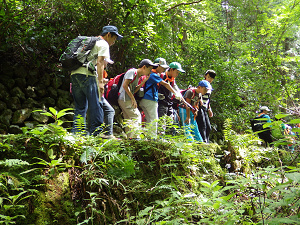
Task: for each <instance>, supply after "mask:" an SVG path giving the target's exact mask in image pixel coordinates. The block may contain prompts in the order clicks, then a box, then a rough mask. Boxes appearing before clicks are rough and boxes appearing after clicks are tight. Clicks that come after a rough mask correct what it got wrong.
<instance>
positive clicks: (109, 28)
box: [101, 25, 123, 40]
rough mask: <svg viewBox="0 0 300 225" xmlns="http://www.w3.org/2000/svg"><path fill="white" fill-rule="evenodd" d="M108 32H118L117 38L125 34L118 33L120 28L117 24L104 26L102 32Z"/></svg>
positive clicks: (119, 38)
mask: <svg viewBox="0 0 300 225" xmlns="http://www.w3.org/2000/svg"><path fill="white" fill-rule="evenodd" d="M108 32H110V33H114V34H116V35H117V36H118V37H117V40H121V39H122V38H123V36H122V35H120V34H119V33H118V28H117V27H115V26H111V25H108V26H105V27H103V28H102V33H101V34H105V33H108Z"/></svg>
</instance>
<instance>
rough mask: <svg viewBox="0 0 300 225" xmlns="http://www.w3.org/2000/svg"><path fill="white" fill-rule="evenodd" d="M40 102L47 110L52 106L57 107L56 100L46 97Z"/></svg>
mask: <svg viewBox="0 0 300 225" xmlns="http://www.w3.org/2000/svg"><path fill="white" fill-rule="evenodd" d="M40 102H41V105H44V106H46V107H47V108H48V107H50V106H55V100H54V99H53V98H50V97H45V98H43V99H42V100H41V101H40Z"/></svg>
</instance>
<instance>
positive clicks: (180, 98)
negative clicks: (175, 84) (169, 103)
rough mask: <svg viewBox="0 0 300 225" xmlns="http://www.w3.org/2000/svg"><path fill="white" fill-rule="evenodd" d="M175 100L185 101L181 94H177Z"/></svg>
mask: <svg viewBox="0 0 300 225" xmlns="http://www.w3.org/2000/svg"><path fill="white" fill-rule="evenodd" d="M174 95H175V98H176V99H177V100H182V99H183V97H182V95H181V94H180V92H175V94H174Z"/></svg>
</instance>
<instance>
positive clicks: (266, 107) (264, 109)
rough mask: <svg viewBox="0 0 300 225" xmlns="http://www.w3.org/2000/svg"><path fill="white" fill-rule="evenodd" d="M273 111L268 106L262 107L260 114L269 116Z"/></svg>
mask: <svg viewBox="0 0 300 225" xmlns="http://www.w3.org/2000/svg"><path fill="white" fill-rule="evenodd" d="M270 111H271V110H270V109H269V108H268V106H262V107H260V112H261V113H265V114H267V113H268V112H270Z"/></svg>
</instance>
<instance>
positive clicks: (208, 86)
mask: <svg viewBox="0 0 300 225" xmlns="http://www.w3.org/2000/svg"><path fill="white" fill-rule="evenodd" d="M199 86H200V87H206V89H207V90H213V88H212V86H211V85H210V83H209V82H208V81H207V80H202V81H200V82H199V83H198V87H199Z"/></svg>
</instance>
